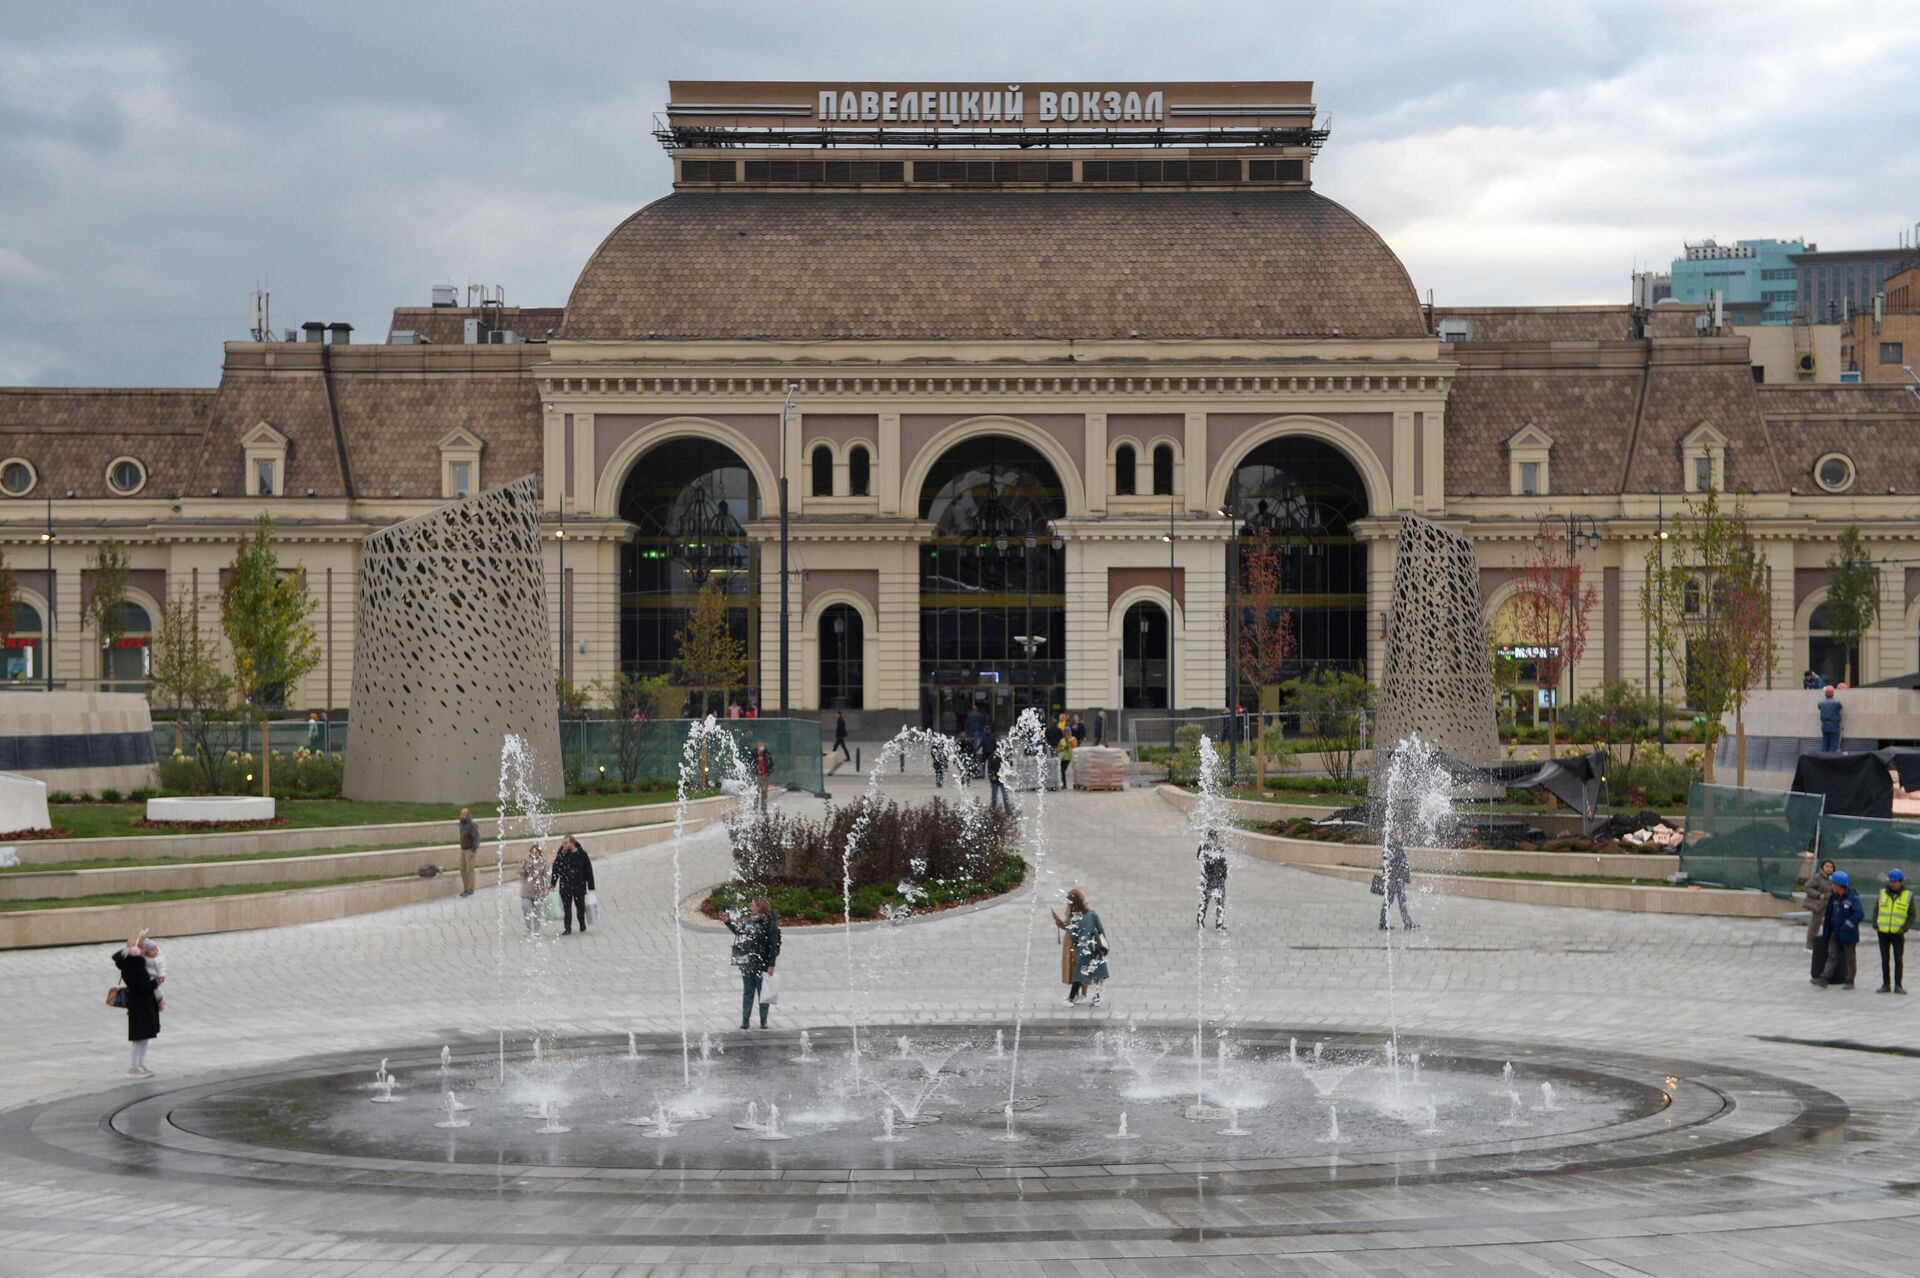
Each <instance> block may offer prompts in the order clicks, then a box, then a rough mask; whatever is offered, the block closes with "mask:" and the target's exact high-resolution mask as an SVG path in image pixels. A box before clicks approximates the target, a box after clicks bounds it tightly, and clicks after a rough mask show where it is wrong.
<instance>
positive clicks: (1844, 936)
mask: <svg viewBox="0 0 1920 1278" xmlns="http://www.w3.org/2000/svg"><path fill="white" fill-rule="evenodd" d="M1829 887H1830V892H1831V894H1830V895H1829V896H1828V898H1827V925H1826V929H1825V936H1826V939H1827V966H1826V968H1825V969H1824V970H1823V971H1822V972H1821V973H1820V975H1819V976H1816V977H1814V979H1813V983H1814V984H1815V985H1817V986H1819V987H1820V988H1821V989H1823V990H1824V989H1826V988H1827V987H1829V986H1831V985H1838V986H1840V988H1841V989H1847V990H1850V989H1852V988H1853V975H1854V967H1855V964H1854V959H1855V955H1854V949H1855V947H1856V946H1858V945H1859V944H1860V921H1861V919H1862V918H1863V917H1864V914H1865V912H1864V911H1863V910H1862V909H1861V908H1860V894H1859V893H1858V892H1856V891H1854V890H1853V882H1852V880H1851V879H1850V878H1848V876H1847V872H1846V871H1845V870H1835V871H1834V872H1833V878H1832V880H1831V881H1830V884H1829Z"/></svg>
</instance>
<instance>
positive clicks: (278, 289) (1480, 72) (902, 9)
mask: <svg viewBox="0 0 1920 1278" xmlns="http://www.w3.org/2000/svg"><path fill="white" fill-rule="evenodd" d="M1916 19H1920V3H1916V0H1900V2H1898V3H1891V4H1878V5H1874V6H1871V7H1866V6H1856V5H1850V4H1837V3H1836V4H1832V5H1821V4H1817V3H1816V4H1806V3H1800V4H1791V5H1789V4H1786V3H1780V2H1778V0H1759V2H1756V3H1742V4H1731V3H1724V2H1719V0H1715V2H1712V3H1689V4H1685V5H1673V4H1669V3H1653V2H1646V3H1598V2H1587V3H1574V2H1566V3H1550V4H1542V3H1539V2H1538V0H1535V2H1533V3H1527V4H1517V3H1478V4H1473V5H1454V6H1435V5H1431V4H1418V5H1414V4H1381V3H1349V4H1344V5H1340V6H1324V5H1314V6H1308V5H1301V4H1295V3H1272V2H1270V0H1240V2H1237V3H1236V2H1231V0H1229V2H1222V3H1202V2H1200V0H1194V2H1192V3H1187V4H1181V5H1166V4H1148V3H1145V2H1144V0H1113V2H1110V3H1108V4H1104V5H1099V6H1092V5H1085V4H1079V5H1064V4H1063V5H1036V4H1032V3H1030V2H1028V3H1007V2H1005V0H978V2H976V3H974V4H971V5H967V6H945V7H939V8H935V7H931V6H917V5H903V4H899V3H886V4H882V3H871V2H861V0H855V2H851V3H842V4H839V5H835V6H831V7H827V8H821V7H817V6H810V7H804V8H803V7H801V6H794V5H787V4H771V3H769V4H747V3H704V4H698V5H692V4H681V5H674V6H666V5H659V4H634V3H625V4H621V3H580V4H569V5H564V6H544V5H543V6H529V5H525V4H503V3H485V4H468V5H462V6H459V7H450V6H442V5H405V6H392V5H373V4H358V3H340V4H334V5H327V6H309V7H302V8H298V9H296V8H292V7H285V6H262V5H257V4H226V5H197V6H193V7H191V8H183V7H181V6H152V5H144V4H130V3H129V4H99V5H66V6H52V5H44V6H27V7H20V8H17V9H16V10H14V11H13V12H12V13H11V14H10V17H9V22H8V25H7V28H6V30H5V31H4V32H3V33H0V175H4V177H3V178H0V381H5V382H12V383H42V384H80V385H92V384H100V385H140V384H152V385H205V384H210V383H211V382H212V380H213V379H214V377H215V376H216V375H217V372H218V367H219V359H220V349H219V343H220V342H221V341H222V340H230V339H234V338H238V337H241V336H243V335H244V330H245V327H246V299H247V294H248V292H249V291H250V290H251V289H252V288H253V287H255V285H256V283H258V282H267V283H270V285H271V288H272V291H273V296H274V315H275V321H276V325H277V326H281V327H285V326H289V325H293V324H297V323H298V322H300V321H301V320H305V319H324V320H340V319H344V320H348V321H350V322H352V323H354V324H355V325H358V326H361V327H363V328H366V329H369V330H375V331H384V329H385V322H386V317H387V315H388V313H389V312H390V310H391V308H392V307H393V306H395V305H409V304H413V305H417V304H421V303H424V302H425V301H426V299H427V290H428V288H429V286H430V285H432V284H435V283H442V282H452V283H456V284H465V283H467V282H469V281H473V282H485V283H488V284H501V285H504V286H505V287H506V289H507V294H508V297H509V300H511V301H515V302H522V303H528V304H549V305H555V304H559V303H561V302H564V300H565V299H566V295H567V292H568V290H569V289H570V288H571V286H572V282H573V277H574V275H575V273H576V272H577V271H578V270H579V268H580V265H581V264H582V263H583V262H584V261H585V259H586V257H587V255H588V254H589V253H590V252H591V251H592V250H593V247H594V246H595V245H596V244H597V243H598V242H599V240H600V238H601V237H602V236H603V235H605V234H606V232H607V231H608V230H609V229H611V228H612V227H613V225H614V224H615V223H617V222H618V221H619V220H620V219H621V218H623V217H624V216H625V215H626V214H627V213H629V212H631V211H632V210H633V209H635V208H637V207H639V206H640V205H641V204H643V203H645V202H646V201H648V200H650V199H653V198H656V197H657V196H659V195H661V194H663V193H664V192H665V191H666V189H667V183H668V166H667V163H666V160H665V157H664V155H663V154H662V153H661V151H660V149H659V147H658V146H657V145H656V144H655V143H654V141H653V139H652V137H651V130H652V126H653V115H654V112H655V111H657V110H658V109H659V108H660V106H661V105H662V104H663V102H664V100H665V97H666V81H667V80H668V79H669V78H672V77H688V78H695V77H728V78H743V79H744V78H793V79H810V78H898V79H912V78H964V79H993V78H1000V77H1011V78H1012V79H1015V80H1018V79H1021V78H1023V77H1025V78H1031V77H1034V76H1037V75H1044V76H1047V77H1050V78H1051V77H1067V76H1087V77H1098V78H1122V77H1156V78H1167V79H1176V78H1178V79H1233V78H1246V79H1254V78H1258V79H1286V78H1312V79H1314V80H1315V81H1316V97H1317V98H1318V100H1319V102H1320V104H1321V107H1322V109H1323V110H1324V111H1326V112H1329V113H1331V115H1332V120H1333V138H1332V140H1331V141H1330V142H1329V144H1328V146H1327V148H1326V151H1325V153H1324V155H1323V156H1322V160H1321V163H1320V165H1319V168H1318V171H1317V172H1318V176H1317V185H1318V187H1319V189H1320V190H1322V191H1323V192H1324V193H1326V194H1328V195H1331V196H1332V197H1334V198H1335V199H1338V200H1340V201H1342V202H1343V203H1345V204H1347V205H1348V206H1349V207H1351V208H1353V209H1354V210H1355V211H1356V212H1357V213H1359V214H1360V215H1361V216H1362V217H1364V218H1366V219H1367V220H1368V221H1370V222H1371V223H1373V225H1374V226H1376V227H1377V228H1379V230H1380V231H1381V232H1382V234H1383V235H1385V236H1386V238H1387V239H1388V241H1389V242H1390V243H1391V244H1393V246H1394V247H1395V248H1396V249H1397V250H1398V251H1399V252H1400V254H1401V255H1402V257H1403V258H1404V260H1405V261H1406V262H1407V265H1408V268H1409V270H1410V271H1411V272H1412V274H1413V277H1414V280H1415V282H1416V284H1418V285H1419V286H1420V287H1421V288H1422V289H1423V290H1424V289H1427V288H1432V289H1433V290H1434V291H1435V293H1436V296H1437V297H1438V298H1439V299H1440V300H1442V301H1443V302H1447V303H1452V304H1458V305H1471V304H1490V303H1501V302H1532V303H1542V304H1555V303H1569V302H1579V301H1594V300H1621V299H1623V298H1624V296H1625V289H1626V276H1627V273H1628V272H1629V271H1630V270H1631V269H1632V268H1633V267H1634V266H1635V265H1645V264H1647V263H1656V264H1657V263H1663V262H1664V261H1665V260H1667V259H1668V258H1670V257H1671V256H1672V255H1673V254H1674V252H1675V251H1676V250H1677V249H1678V247H1679V245H1680V243H1681V241H1682V240H1683V239H1685V238H1698V237H1700V236H1704V235H1715V236H1719V237H1721V238H1723V239H1725V238H1733V237H1737V236H1743V235H1744V236H1761V235H1776V234H1778V235H1795V234H1805V235H1807V236H1810V237H1812V238H1814V239H1817V240H1819V241H1821V242H1822V243H1823V245H1825V246H1826V247H1829V248H1835V247H1843V246H1864V245H1868V244H1885V243H1888V242H1891V241H1892V239H1893V238H1894V236H1895V234H1896V233H1897V228H1898V227H1899V226H1900V225H1902V224H1903V223H1906V224H1911V222H1912V221H1913V220H1914V219H1916V218H1920V159H1916V158H1915V157H1914V154H1913V152H1912V149H1911V148H1908V147H1905V146H1904V145H1903V144H1901V143H1903V140H1904V139H1906V138H1911V137H1912V136H1914V135H1915V132H1916V125H1920V100H1916V99H1915V97H1914V95H1913V94H1912V93H1911V91H1910V85H1909V84H1908V82H1907V81H1906V80H1905V79H1904V78H1903V76H1902V71H1903V69H1904V68H1910V67H1911V66H1912V65H1913V62H1914V54H1915V52H1916V50H1920V21H1916Z"/></svg>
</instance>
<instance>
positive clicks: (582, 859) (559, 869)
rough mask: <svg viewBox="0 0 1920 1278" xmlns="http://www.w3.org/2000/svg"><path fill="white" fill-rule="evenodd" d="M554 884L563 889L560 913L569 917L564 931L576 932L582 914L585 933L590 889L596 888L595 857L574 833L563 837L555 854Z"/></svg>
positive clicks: (560, 890)
mask: <svg viewBox="0 0 1920 1278" xmlns="http://www.w3.org/2000/svg"><path fill="white" fill-rule="evenodd" d="M553 886H554V889H555V890H556V891H558V892H559V893H560V917H561V918H563V919H565V920H566V926H564V927H563V928H561V930H560V935H562V936H570V935H572V933H573V920H574V916H575V915H576V914H577V915H579V917H580V931H581V933H582V934H584V933H585V932H586V930H587V893H588V892H591V891H593V890H594V886H593V861H592V860H591V859H589V858H588V856H587V850H586V849H585V848H583V847H581V846H580V844H579V843H578V841H576V840H575V839H574V837H573V836H572V835H571V834H569V835H568V836H567V837H566V838H564V839H562V840H560V850H559V851H558V852H556V853H554V855H553Z"/></svg>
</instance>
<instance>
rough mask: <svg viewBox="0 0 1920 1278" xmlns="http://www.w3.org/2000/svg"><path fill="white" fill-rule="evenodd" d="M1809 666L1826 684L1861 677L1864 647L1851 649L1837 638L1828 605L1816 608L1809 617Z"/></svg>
mask: <svg viewBox="0 0 1920 1278" xmlns="http://www.w3.org/2000/svg"><path fill="white" fill-rule="evenodd" d="M1807 669H1809V670H1812V671H1814V672H1816V673H1817V674H1818V675H1819V676H1820V679H1821V682H1823V683H1839V682H1841V681H1842V680H1845V679H1855V680H1857V679H1859V677H1860V650H1859V649H1858V648H1849V647H1847V646H1845V645H1844V644H1842V643H1841V642H1840V641H1839V640H1838V639H1836V638H1835V637H1834V634H1833V628H1832V622H1830V621H1829V620H1828V619H1827V605H1825V604H1821V605H1820V606H1819V607H1817V608H1815V609H1814V610H1813V612H1812V614H1811V615H1810V616H1808V618H1807Z"/></svg>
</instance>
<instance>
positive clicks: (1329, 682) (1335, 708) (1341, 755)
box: [1287, 670, 1373, 781]
mask: <svg viewBox="0 0 1920 1278" xmlns="http://www.w3.org/2000/svg"><path fill="white" fill-rule="evenodd" d="M1287 690H1288V692H1289V693H1291V694H1292V698H1293V704H1294V705H1295V706H1296V707H1298V708H1299V710H1300V723H1301V726H1302V727H1303V728H1305V729H1306V731H1307V733H1308V734H1309V735H1311V736H1312V737H1313V744H1314V748H1315V749H1317V750H1319V751H1320V756H1321V758H1322V759H1323V760H1324V761H1325V764H1326V769H1327V775H1328V776H1330V777H1332V778H1333V779H1334V780H1336V781H1346V780H1349V779H1351V778H1352V776H1353V773H1354V761H1355V759H1356V758H1358V757H1359V754H1360V742H1361V739H1362V735H1361V729H1362V728H1363V727H1364V726H1365V724H1366V714H1367V711H1368V710H1371V709H1372V708H1373V685H1372V684H1371V683H1368V682H1367V680H1366V679H1365V678H1364V677H1363V676H1361V675H1357V674H1351V673H1349V672H1347V671H1344V670H1340V671H1336V670H1316V671H1314V672H1313V673H1312V674H1310V675H1308V676H1306V677H1305V678H1303V679H1294V680H1291V681H1290V682H1288V684H1287Z"/></svg>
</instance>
